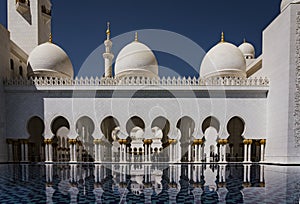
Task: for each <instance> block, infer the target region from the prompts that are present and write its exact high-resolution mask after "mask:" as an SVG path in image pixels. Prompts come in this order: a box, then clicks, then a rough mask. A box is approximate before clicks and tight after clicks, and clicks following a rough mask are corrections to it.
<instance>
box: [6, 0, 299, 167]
mask: <svg viewBox="0 0 300 204" xmlns="http://www.w3.org/2000/svg"><path fill="white" fill-rule="evenodd" d="M7 2H8V30H7V29H5V28H4V27H3V26H1V25H0V36H1V38H0V39H1V44H0V62H1V65H2V66H1V68H0V73H1V83H0V111H1V112H0V147H1V148H0V161H1V162H7V161H9V162H13V161H15V162H16V161H21V162H27V161H46V162H82V161H83V162H86V161H93V162H97V163H102V162H121V163H126V162H196V163H200V162H223V163H224V162H233V161H234V162H236V161H237V162H243V161H244V162H270V163H282V164H285V163H300V97H299V96H300V87H299V86H300V85H299V84H300V79H299V75H300V71H299V70H300V61H299V59H300V54H299V52H300V51H299V49H300V30H299V29H300V5H299V4H298V2H299V1H291V0H283V1H282V5H281V13H280V14H279V15H278V16H277V17H276V19H275V20H274V21H273V22H272V23H271V24H270V25H269V26H268V27H267V28H266V29H265V30H264V31H263V32H262V35H263V45H262V46H263V53H262V55H261V56H258V57H257V58H256V56H255V48H254V47H253V46H252V45H251V44H250V43H248V42H244V43H243V44H241V45H240V46H239V47H238V46H236V45H233V44H232V43H229V42H226V39H225V36H224V34H222V36H221V40H220V41H219V43H217V44H216V45H214V46H213V47H212V48H211V50H209V51H208V52H207V54H206V56H205V57H204V59H203V61H202V65H201V67H200V68H199V70H200V71H199V72H200V77H199V78H196V77H194V76H190V77H188V78H173V77H172V78H171V77H168V76H165V77H159V76H158V71H159V70H158V69H159V68H158V63H157V60H156V57H155V55H154V53H153V52H152V51H151V49H150V48H149V47H148V46H149V45H145V44H143V42H140V41H139V39H138V36H137V35H136V36H135V37H134V36H133V41H132V42H128V43H129V44H128V45H127V46H125V47H124V48H123V49H122V50H121V51H120V53H112V51H111V50H112V49H111V48H112V46H113V42H112V40H111V38H110V37H111V36H110V29H109V28H108V29H107V33H106V34H107V39H106V40H105V41H104V45H105V47H106V50H105V53H103V58H104V60H105V64H104V65H103V66H104V67H105V75H104V76H103V77H96V76H95V77H91V78H76V77H75V78H74V69H73V66H72V62H71V61H70V59H69V57H68V55H67V54H66V53H65V52H64V51H63V49H61V48H60V47H59V46H57V45H55V44H54V43H53V42H52V37H51V35H50V39H49V34H50V33H51V2H50V0H31V1H29V0H17V1H15V0H8V1H7ZM29 22H30V23H29ZM25 31H26V32H25ZM23 33H26V35H24V34H23ZM115 54H116V58H115V59H116V61H115V64H114V66H112V64H113V59H114V57H115V56H114V55H115ZM199 60H201V59H199ZM113 73H114V75H113Z"/></svg>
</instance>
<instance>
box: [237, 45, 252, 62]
mask: <svg viewBox="0 0 300 204" xmlns="http://www.w3.org/2000/svg"><path fill="white" fill-rule="evenodd" d="M239 49H240V50H241V52H242V53H243V55H244V56H245V58H246V59H254V57H255V48H254V46H253V45H252V44H250V43H248V42H244V43H243V44H241V45H240V46H239Z"/></svg>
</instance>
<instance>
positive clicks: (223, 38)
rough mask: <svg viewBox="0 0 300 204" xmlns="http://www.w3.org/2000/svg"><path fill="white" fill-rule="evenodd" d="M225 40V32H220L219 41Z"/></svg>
mask: <svg viewBox="0 0 300 204" xmlns="http://www.w3.org/2000/svg"><path fill="white" fill-rule="evenodd" d="M223 42H225V34H224V32H222V33H221V43H223Z"/></svg>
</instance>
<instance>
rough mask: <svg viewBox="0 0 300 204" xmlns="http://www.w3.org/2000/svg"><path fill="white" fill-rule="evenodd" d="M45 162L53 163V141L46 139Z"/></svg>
mask: <svg viewBox="0 0 300 204" xmlns="http://www.w3.org/2000/svg"><path fill="white" fill-rule="evenodd" d="M44 143H45V159H46V161H45V162H52V154H53V152H52V139H45V140H44Z"/></svg>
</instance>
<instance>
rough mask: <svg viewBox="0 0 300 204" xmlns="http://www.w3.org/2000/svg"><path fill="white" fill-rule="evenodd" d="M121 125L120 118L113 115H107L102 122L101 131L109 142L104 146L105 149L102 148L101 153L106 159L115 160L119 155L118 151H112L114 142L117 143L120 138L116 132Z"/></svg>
mask: <svg viewBox="0 0 300 204" xmlns="http://www.w3.org/2000/svg"><path fill="white" fill-rule="evenodd" d="M119 127H120V125H119V122H118V120H117V119H116V118H114V117H113V116H108V117H106V118H105V119H104V120H103V121H102V122H101V124H100V128H101V131H102V133H103V134H104V137H105V138H106V140H107V144H106V145H104V146H103V148H104V149H105V150H104V149H102V154H101V155H102V156H101V157H103V160H104V161H112V159H113V160H114V158H117V157H118V156H119V155H118V153H117V151H115V152H114V153H113V152H112V151H113V148H112V147H113V143H114V144H115V145H117V140H118V138H117V136H116V134H115V133H116V130H117V129H118V128H119ZM112 157H114V158H112ZM114 161H115V160H114Z"/></svg>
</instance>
